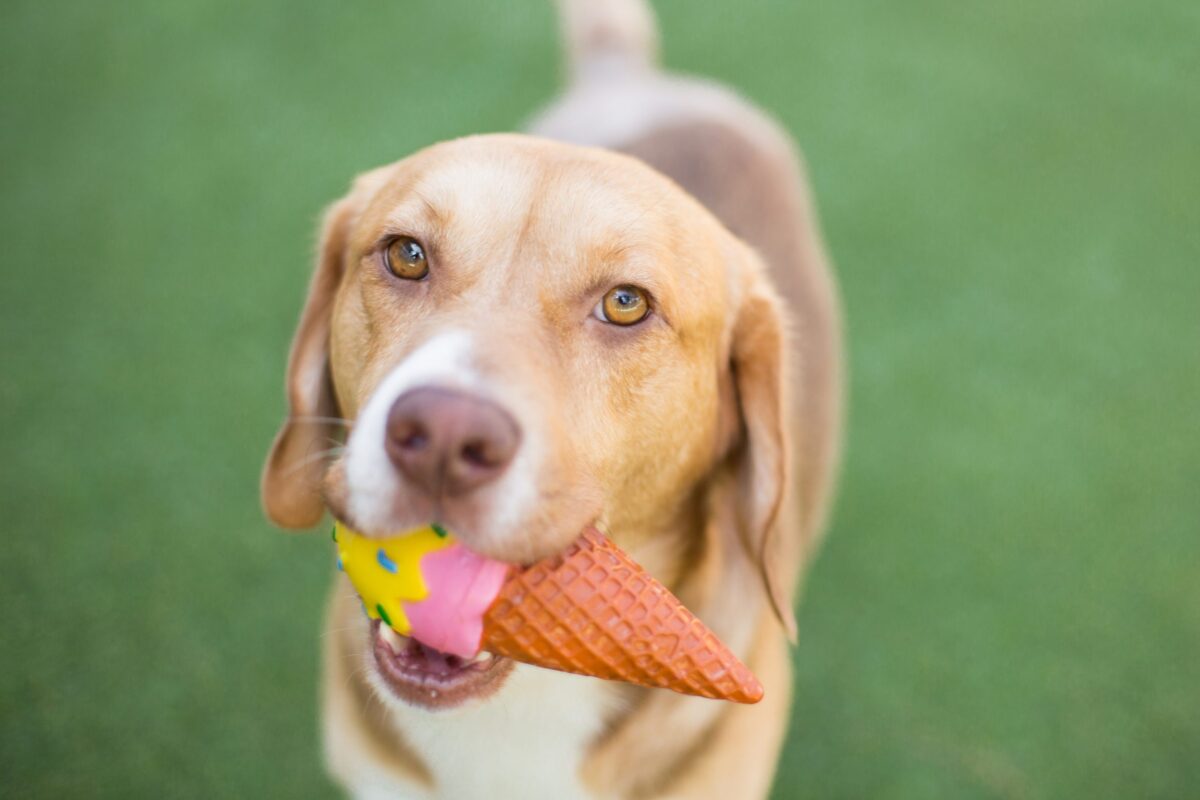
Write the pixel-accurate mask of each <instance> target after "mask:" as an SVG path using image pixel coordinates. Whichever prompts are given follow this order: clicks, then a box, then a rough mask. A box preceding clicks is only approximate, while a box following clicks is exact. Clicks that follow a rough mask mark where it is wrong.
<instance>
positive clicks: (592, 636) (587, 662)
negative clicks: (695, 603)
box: [333, 523, 763, 703]
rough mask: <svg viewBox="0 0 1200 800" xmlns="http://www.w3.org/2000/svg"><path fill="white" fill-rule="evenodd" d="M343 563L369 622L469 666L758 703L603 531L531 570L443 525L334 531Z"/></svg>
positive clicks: (743, 673)
mask: <svg viewBox="0 0 1200 800" xmlns="http://www.w3.org/2000/svg"><path fill="white" fill-rule="evenodd" d="M333 537H334V540H335V542H336V543H337V552H338V566H339V568H341V569H343V570H344V571H345V572H346V575H347V576H348V577H349V578H350V582H351V583H352V584H353V585H354V588H355V589H356V590H357V591H358V594H359V597H360V598H362V601H363V607H364V608H365V609H366V611H367V615H368V616H370V617H371V618H372V619H379V620H381V621H382V623H383V624H386V625H390V626H391V627H392V628H393V629H394V630H395V631H396V632H397V633H399V634H401V635H404V636H411V637H412V638H414V639H416V640H417V641H419V642H421V643H422V644H424V645H427V646H429V647H432V648H435V649H437V650H440V651H442V652H445V653H450V654H453V655H457V656H461V657H462V658H466V659H470V658H473V657H474V656H475V655H477V654H478V653H479V651H480V650H487V651H488V652H491V653H494V654H496V655H501V656H507V657H509V658H512V659H515V660H517V661H521V662H524V663H526V664H533V665H535V666H539V667H546V668H548V669H557V670H562V671H564V672H573V673H576V674H579V675H589V676H592V677H596V678H606V679H609V680H618V681H626V682H628V683H633V684H637V685H639V686H647V687H651V688H662V689H671V690H673V691H676V692H681V693H683V694H690V695H698V696H701V697H710V698H714V699H718V700H732V701H734V702H738V703H757V702H758V701H759V700H760V699H762V694H763V689H762V684H760V683H759V681H758V679H757V678H756V677H755V676H754V674H753V673H751V672H750V670H749V669H748V668H747V667H746V666H745V665H744V664H743V663H742V662H741V661H739V660H738V658H737V656H735V655H734V654H733V653H732V652H731V651H730V650H729V648H727V647H726V646H725V645H724V644H723V643H722V642H721V641H720V640H719V639H718V638H717V637H716V634H714V633H713V632H712V631H710V630H709V629H708V628H707V627H706V626H705V625H704V623H703V622H701V621H700V620H699V619H698V618H696V616H695V615H694V614H692V613H691V612H690V611H688V609H687V608H686V607H685V606H684V605H683V603H681V602H680V601H679V599H678V598H677V597H675V595H673V594H672V593H671V592H670V590H668V589H667V588H666V587H665V586H663V585H662V584H661V583H659V582H658V581H657V580H655V579H654V578H653V577H652V576H651V575H650V574H648V573H647V572H646V571H645V570H643V569H642V568H641V567H640V566H639V565H638V564H637V563H636V562H635V561H634V560H633V559H632V558H630V557H629V556H628V555H627V554H626V553H625V552H624V551H622V550H621V549H620V548H619V547H617V546H616V545H615V544H614V543H613V542H612V541H610V540H609V539H608V538H607V537H605V536H604V535H603V534H601V533H600V532H599V531H597V530H595V529H592V528H589V529H587V530H586V531H584V533H583V534H582V535H581V536H580V537H579V539H577V540H576V541H575V542H574V543H573V544H572V545H571V546H570V547H568V548H567V549H566V550H565V551H564V552H562V553H560V554H558V555H556V556H552V557H550V558H547V559H544V560H542V561H539V562H538V563H536V564H533V565H532V566H530V567H526V568H524V569H520V568H516V567H512V566H510V565H508V564H505V563H503V562H500V561H495V560H492V559H489V558H485V557H483V556H480V555H478V554H477V553H474V552H472V551H471V550H468V549H467V548H466V547H463V546H462V545H461V544H460V543H458V542H456V541H455V540H454V538H453V537H452V536H451V535H449V533H447V531H446V530H445V529H443V528H441V527H439V526H436V525H435V526H431V527H428V528H420V529H418V530H416V531H412V532H410V533H407V534H403V535H400V536H396V537H392V538H388V539H369V538H367V537H364V536H360V535H359V534H356V533H354V532H353V531H351V530H350V529H348V528H346V527H345V526H344V525H342V524H341V523H337V524H336V525H335V526H334V532H333Z"/></svg>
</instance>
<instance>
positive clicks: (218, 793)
mask: <svg viewBox="0 0 1200 800" xmlns="http://www.w3.org/2000/svg"><path fill="white" fill-rule="evenodd" d="M657 8H658V11H659V14H660V16H661V22H662V27H663V30H664V32H665V58H666V61H667V63H668V64H669V65H670V66H671V67H673V68H677V69H681V70H685V71H692V72H699V73H704V74H708V75H712V76H714V77H716V78H718V79H721V80H724V81H726V82H728V83H731V84H733V85H734V86H737V87H740V88H741V89H742V90H743V91H744V92H745V93H746V94H747V95H748V96H750V97H751V98H753V99H755V100H757V101H758V102H760V103H761V104H762V105H764V106H765V107H766V108H768V109H771V110H772V111H773V112H774V113H776V114H777V115H778V116H779V117H780V118H781V119H782V121H783V122H784V123H785V124H786V126H787V127H788V128H790V129H791V130H792V131H793V132H794V133H795V134H796V135H797V137H798V138H799V140H800V142H801V143H802V145H803V147H804V149H805V150H806V152H807V155H808V159H809V161H810V164H811V172H812V179H813V182H814V185H815V191H816V196H817V198H818V200H819V203H820V208H821V212H822V216H823V222H824V228H825V231H826V234H827V236H828V239H829V244H830V249H831V251H832V254H833V256H834V258H835V261H836V262H837V264H838V267H839V271H840V278H841V283H842V287H843V291H844V296H845V305H846V309H847V320H848V332H849V342H850V364H851V371H850V380H851V386H850V389H851V397H852V414H851V424H850V430H849V449H848V451H847V453H848V454H847V460H846V463H845V470H844V480H843V483H842V491H841V495H840V502H839V505H838V511H837V515H836V519H835V522H834V525H833V530H832V533H831V536H830V538H829V540H828V545H827V547H826V549H825V551H824V553H823V555H822V557H821V559H820V560H819V561H818V563H817V564H816V567H815V570H814V571H813V572H812V574H811V578H810V581H809V583H808V587H807V591H806V593H805V597H804V600H803V604H802V607H801V615H800V624H801V645H800V647H799V649H798V650H797V653H796V660H797V664H798V672H797V678H796V681H797V692H798V700H797V703H796V706H795V724H794V726H793V730H792V733H791V738H790V739H789V741H788V744H787V748H786V752H785V754H784V758H783V761H782V765H781V769H780V773H779V779H778V786H777V790H776V796H777V797H780V798H825V797H848V798H858V797H898V798H905V797H911V798H934V797H946V798H971V797H1005V798H1038V797H1047V798H1049V797H1183V796H1187V795H1189V794H1190V795H1191V796H1195V792H1196V791H1197V789H1196V787H1197V786H1198V785H1200V668H1198V664H1200V491H1197V477H1198V474H1200V413H1198V412H1200V219H1198V215H1197V212H1198V209H1200V90H1198V87H1200V47H1198V44H1197V43H1198V42H1200V5H1197V4H1196V3H1195V2H1193V0H1179V1H1178V2H1176V1H1173V0H1171V1H1169V0H1148V1H1147V2H1142V3H1128V2H1090V1H1089V2H1085V1H1084V0H1042V2H1037V3H1034V2H1029V1H1026V2H1012V3H994V2H974V1H969V2H961V0H922V1H921V2H907V3H885V2H871V1H870V0H842V1H841V2H838V3H820V2H800V3H786V4H785V3H769V2H765V0H739V2H737V3H733V2H727V3H706V4H704V5H703V6H702V7H701V6H697V5H696V4H695V3H693V2H688V1H687V0H663V2H659V3H657ZM0 15H2V19H0V100H2V102H3V109H4V124H3V126H0V153H2V154H3V159H4V166H3V170H2V171H0V181H2V184H0V187H2V191H0V203H2V213H0V232H2V237H0V242H2V243H3V244H2V249H0V252H2V253H3V269H2V272H0V298H2V299H3V303H4V312H5V313H4V314H3V315H2V316H0V331H2V338H0V355H2V359H3V361H2V364H3V377H2V378H0V412H2V414H3V419H4V434H5V435H4V444H3V448H4V450H3V452H4V458H3V460H2V461H0V491H2V494H0V500H2V502H3V506H4V509H5V511H6V514H7V516H8V519H9V534H8V536H7V537H6V541H5V542H4V546H3V550H2V551H0V552H2V553H3V555H2V556H0V559H2V561H0V564H2V574H3V581H2V582H0V608H3V612H4V623H3V625H4V633H3V638H2V641H3V647H2V648H0V651H2V655H0V747H2V750H0V794H3V795H5V796H11V797H25V796H28V797H54V798H58V797H67V796H95V797H114V798H118V797H119V798H126V797H141V796H160V797H161V796H165V797H250V796H265V797H328V796H331V795H332V794H333V789H332V787H331V786H330V784H329V783H328V782H327V780H326V778H325V777H324V775H323V772H322V769H321V765H320V760H319V756H318V735H317V718H316V679H317V675H316V672H317V669H316V667H317V636H318V626H319V616H320V611H321V606H322V601H323V594H324V588H325V585H326V582H327V580H328V576H329V560H330V553H329V548H328V543H327V541H326V540H325V538H324V536H323V535H316V536H298V537H297V536H287V535H284V534H280V533H276V532H274V531H273V530H272V529H270V528H269V526H268V525H267V524H266V522H265V521H264V520H263V518H262V517H261V515H260V512H259V507H258V498H257V479H258V470H259V465H260V462H261V459H262V457H263V455H264V452H265V449H266V447H267V444H268V442H269V440H270V438H271V436H272V434H273V432H274V429H275V426H276V424H277V423H278V421H279V419H280V417H281V414H282V413H283V402H282V372H283V362H284V357H285V352H286V347H287V343H288V340H289V336H290V333H291V327H292V324H293V322H294V320H295V319H296V316H297V313H298V309H299V305H300V302H301V299H302V292H303V290H304V287H305V281H306V278H307V274H308V271H309V266H310V253H311V250H312V242H313V236H314V223H315V220H316V219H317V216H318V214H319V211H320V209H321V208H322V206H323V205H324V204H326V203H327V202H329V201H331V200H332V199H333V198H335V197H337V196H338V195H339V194H340V193H341V192H342V191H343V190H344V189H345V187H346V186H347V184H348V182H349V180H350V178H351V176H352V175H354V174H355V173H357V172H359V171H361V170H364V169H366V168H369V167H372V166H375V165H378V164H381V163H384V162H389V161H392V160H395V159H397V158H399V157H401V156H403V155H405V154H406V153H409V152H411V151H413V150H414V149H417V148H419V147H421V146H423V145H425V144H428V143H431V142H433V141H435V140H439V139H444V138H447V137H452V136H457V135H460V134H466V133H472V132H479V131H490V130H504V129H511V128H513V127H514V126H517V125H519V124H520V123H521V121H522V120H523V119H524V118H525V117H526V115H527V114H528V113H530V112H531V111H533V109H534V108H535V107H537V106H538V105H539V104H540V103H542V102H544V101H546V100H548V99H549V98H550V97H551V96H552V94H553V93H554V92H555V91H556V88H557V87H558V63H559V57H558V40H557V35H556V30H555V23H554V18H553V15H552V12H551V9H550V8H549V5H548V3H547V2H544V0H520V1H519V2H513V1H512V0H510V2H505V3H470V4H468V3H463V2H451V1H450V0H445V1H444V2H440V3H422V4H416V3H402V2H395V1H387V2H385V1H384V0H367V1H364V2H356V3H328V2H324V3H321V2H305V3H297V2H284V0H256V1H255V2H252V3H247V2H241V1H239V2H234V0H196V1H195V2H186V3H185V2H164V0H155V2H150V0H124V2H120V3H116V2H88V3H83V2H63V1H62V0H52V1H50V2H47V1H46V0H42V1H41V2H31V1H30V0H19V1H17V2H13V0H9V2H6V3H5V4H4V6H3V10H2V11H0Z"/></svg>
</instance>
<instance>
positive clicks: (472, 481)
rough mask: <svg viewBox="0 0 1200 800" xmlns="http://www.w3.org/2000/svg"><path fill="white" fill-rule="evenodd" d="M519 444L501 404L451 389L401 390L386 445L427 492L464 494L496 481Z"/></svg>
mask: <svg viewBox="0 0 1200 800" xmlns="http://www.w3.org/2000/svg"><path fill="white" fill-rule="evenodd" d="M520 443H521V429H520V428H519V427H517V423H516V420H514V419H513V418H512V416H511V415H509V413H508V412H507V411H505V410H504V409H503V408H501V407H500V406H498V405H496V404H495V403H492V402H490V401H488V400H484V399H482V398H479V397H473V396H471V395H469V394H464V393H462V392H456V391H452V390H449V389H438V388H433V387H424V388H419V389H413V390H411V391H408V392H405V393H404V394H402V395H401V396H400V397H399V398H397V399H396V402H395V403H393V404H392V408H391V411H389V412H388V419H387V433H386V441H385V442H384V446H385V448H386V449H387V454H388V457H389V458H390V459H391V460H392V463H393V464H395V465H396V468H397V469H399V470H400V472H401V473H402V474H403V475H404V476H405V477H406V478H408V479H409V480H410V481H412V482H413V483H414V484H416V485H417V486H419V487H420V488H422V489H424V490H425V491H426V492H428V493H429V494H431V495H433V496H435V497H438V496H441V495H446V496H454V495H461V494H465V493H467V492H469V491H471V490H472V489H475V488H478V487H479V486H482V485H483V484H485V483H487V482H488V481H491V480H495V479H496V478H497V477H499V476H500V474H501V473H502V472H504V469H505V468H506V467H507V466H508V464H509V462H510V461H512V459H513V456H514V455H515V454H516V452H517V446H518V445H519V444H520Z"/></svg>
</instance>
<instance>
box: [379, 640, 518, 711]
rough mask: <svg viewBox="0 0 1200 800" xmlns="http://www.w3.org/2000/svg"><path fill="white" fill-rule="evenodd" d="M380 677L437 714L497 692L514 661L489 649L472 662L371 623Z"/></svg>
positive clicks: (404, 696) (399, 694)
mask: <svg viewBox="0 0 1200 800" xmlns="http://www.w3.org/2000/svg"><path fill="white" fill-rule="evenodd" d="M370 636H371V650H372V652H373V653H374V656H375V666H376V669H377V671H378V673H379V676H380V677H381V678H382V679H383V682H384V683H385V684H386V685H387V687H388V689H389V690H391V692H392V694H394V695H395V696H396V697H398V698H399V699H401V700H403V701H405V702H407V703H411V704H412V705H415V706H420V707H422V708H427V709H431V710H442V709H448V708H454V707H456V706H460V705H462V704H463V703H466V702H467V701H469V700H478V699H483V698H486V697H488V696H490V695H492V694H493V693H495V692H496V691H497V690H498V689H499V688H500V687H501V686H502V685H503V684H504V680H505V679H506V678H507V677H508V675H509V673H511V672H512V670H513V666H514V662H513V661H512V660H511V659H508V658H504V657H503V656H494V655H492V654H491V653H489V652H487V651H486V650H484V651H481V652H480V653H479V655H477V656H475V658H472V659H465V658H461V657H459V656H455V655H450V654H449V653H443V652H441V651H440V650H435V649H433V648H432V647H429V646H428V645H424V644H421V643H420V642H418V641H417V640H416V639H413V638H411V637H408V636H401V635H400V634H398V633H396V632H395V631H393V630H392V629H391V628H390V627H389V626H387V625H384V624H382V623H381V622H380V621H379V620H377V619H376V620H371V632H370Z"/></svg>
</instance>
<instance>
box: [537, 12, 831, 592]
mask: <svg viewBox="0 0 1200 800" xmlns="http://www.w3.org/2000/svg"><path fill="white" fill-rule="evenodd" d="M560 11H561V20H562V25H563V29H564V30H563V33H564V39H565V42H566V47H567V67H568V72H569V75H570V86H569V88H568V91H567V92H566V93H565V94H564V95H563V96H562V97H561V98H559V99H558V100H557V101H556V102H555V103H554V104H553V105H552V106H550V107H549V108H547V109H545V110H543V111H542V112H541V114H539V115H538V116H537V117H536V118H535V119H534V121H533V122H532V123H531V125H530V131H531V132H532V133H536V134H539V135H543V136H548V137H551V138H556V139H561V140H563V141H568V142H573V143H576V144H586V145H593V146H597V147H605V148H608V149H612V150H618V151H621V152H625V153H628V154H629V155H632V156H635V157H637V158H640V159H641V160H643V161H645V162H646V163H648V164H649V165H650V166H652V167H654V168H655V169H657V170H658V171H659V172H662V173H663V174H665V175H667V176H668V177H670V178H672V179H673V180H674V181H675V182H676V183H678V184H679V185H680V186H681V187H683V188H684V189H685V190H686V191H688V192H689V193H690V194H691V195H692V196H693V197H695V198H696V199H697V200H699V201H700V202H701V203H702V204H703V205H704V206H705V207H707V208H708V209H709V211H711V212H712V213H713V214H714V215H715V216H716V217H717V218H718V219H719V220H721V222H722V223H724V224H725V226H726V227H727V228H729V230H730V231H731V232H733V233H734V234H735V235H737V236H738V237H739V238H741V239H742V240H743V241H745V242H746V243H747V244H749V245H751V246H752V247H754V248H755V249H756V250H757V251H758V252H759V254H760V255H761V256H762V257H763V259H764V260H765V261H766V262H767V264H768V266H769V268H770V272H771V277H772V279H773V281H774V283H775V285H776V287H777V288H778V290H779V292H780V294H782V295H783V297H784V298H785V300H786V301H787V304H788V307H789V309H790V310H791V314H792V325H793V334H794V342H795V345H796V348H797V350H798V353H797V358H796V361H797V363H796V367H797V368H796V370H795V380H794V391H793V393H792V401H793V406H794V410H793V431H792V432H793V435H794V437H795V441H796V453H795V463H796V484H797V487H796V488H797V500H798V501H799V503H798V508H797V509H795V510H793V514H794V515H795V516H794V517H793V519H794V524H793V526H792V527H791V529H792V530H795V531H796V532H797V533H798V541H796V542H795V543H794V545H795V546H797V547H801V548H802V549H804V550H805V551H809V550H810V549H811V548H812V547H813V546H814V545H815V544H816V539H817V538H818V537H819V536H820V533H821V531H822V530H823V528H824V520H825V515H826V511H827V505H828V498H829V496H830V494H831V492H830V488H831V487H830V484H831V482H832V479H833V474H834V471H835V469H836V464H837V458H838V442H839V441H840V425H841V419H840V412H841V379H842V376H841V373H840V368H841V362H842V359H841V329H840V315H839V308H838V303H837V297H836V293H835V291H834V285H833V280H832V277H831V271H830V269H829V266H828V262H827V258H826V256H825V251H824V246H823V243H822V241H821V237H820V231H819V229H818V227H817V222H816V217H815V213H814V211H813V208H812V204H811V201H810V198H809V195H808V190H807V180H806V176H805V174H804V171H803V168H802V165H801V162H800V160H799V158H798V156H797V154H796V152H795V149H794V148H793V146H792V144H791V141H790V139H789V137H788V136H787V134H786V133H784V132H783V130H782V129H781V128H780V127H779V125H778V124H777V123H775V122H774V121H773V120H772V119H770V118H769V117H768V116H767V115H765V114H764V113H763V112H762V111H761V110H760V109H758V108H756V107H755V106H753V105H751V104H750V103H748V102H746V101H745V100H743V99H742V98H740V97H738V96H737V95H736V94H734V93H733V92H731V91H730V90H729V89H727V88H725V87H723V86H721V85H719V84H716V83H712V82H709V81H704V80H700V79H695V78H689V77H682V76H676V75H670V74H666V73H664V72H662V71H660V70H659V68H658V66H657V54H658V32H657V29H656V26H655V22H654V17H653V12H652V11H651V10H650V8H649V6H648V5H647V4H646V3H645V2H644V0H607V1H606V2H594V1H593V0H560ZM785 513H786V510H785ZM785 522H786V521H785ZM780 577H781V578H782V579H784V580H789V581H790V580H793V579H794V578H795V577H796V576H780Z"/></svg>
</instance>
